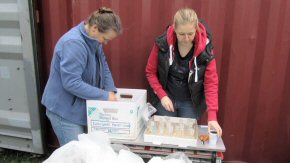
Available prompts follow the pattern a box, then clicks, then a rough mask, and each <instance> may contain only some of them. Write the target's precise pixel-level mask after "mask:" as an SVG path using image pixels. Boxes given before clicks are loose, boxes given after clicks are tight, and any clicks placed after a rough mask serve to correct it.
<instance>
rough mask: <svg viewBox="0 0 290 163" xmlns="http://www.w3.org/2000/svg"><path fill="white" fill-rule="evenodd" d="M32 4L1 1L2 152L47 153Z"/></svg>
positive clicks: (0, 139)
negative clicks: (44, 147)
mask: <svg viewBox="0 0 290 163" xmlns="http://www.w3.org/2000/svg"><path fill="white" fill-rule="evenodd" d="M31 3H32V2H31V1H29V0H1V1H0V148H9V149H15V150H20V151H27V152H32V153H39V154H41V153H43V141H42V134H41V125H40V107H39V106H40V105H39V96H38V94H39V93H38V92H39V91H38V90H39V89H38V83H39V80H38V79H37V76H38V75H36V74H37V73H38V71H37V66H36V65H37V60H36V59H35V58H37V57H36V52H35V50H34V47H35V46H33V42H34V39H33V36H34V32H32V31H34V29H33V25H32V24H34V23H33V19H31V15H32V14H31V13H30V12H31V11H32V7H31V6H32V4H31Z"/></svg>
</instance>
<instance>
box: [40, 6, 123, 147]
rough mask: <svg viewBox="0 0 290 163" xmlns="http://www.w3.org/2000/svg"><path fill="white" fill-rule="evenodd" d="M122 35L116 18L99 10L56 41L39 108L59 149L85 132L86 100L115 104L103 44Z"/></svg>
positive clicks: (105, 10)
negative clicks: (45, 117)
mask: <svg viewBox="0 0 290 163" xmlns="http://www.w3.org/2000/svg"><path fill="white" fill-rule="evenodd" d="M121 31H122V27H121V21H120V18H119V16H118V15H116V14H115V13H114V12H113V11H112V10H111V9H108V8H105V7H102V8H100V9H99V10H97V11H95V12H93V13H92V14H91V15H90V16H89V18H88V20H87V21H85V22H81V23H80V24H79V25H77V26H75V27H73V28H72V29H70V30H69V31H68V32H67V33H65V34H64V35H63V36H62V37H61V38H60V39H59V40H58V42H57V44H56V46H55V49H54V54H53V58H52V63H51V68H50V75H49V79H48V81H47V84H46V87H45V90H44V94H43V97H42V104H43V105H44V106H45V107H46V115H47V117H48V118H49V120H50V122H51V124H52V128H53V130H54V132H55V133H56V136H57V138H58V141H59V143H60V145H64V144H66V143H68V142H70V141H71V140H77V137H78V134H81V133H84V132H85V130H86V125H87V116H86V100H109V101H115V100H116V96H115V92H116V87H115V84H114V81H113V78H112V75H111V72H110V69H109V67H108V64H107V62H106V58H105V55H104V51H103V47H102V44H107V42H108V41H110V40H112V39H114V38H115V37H117V36H118V35H119V34H120V33H121Z"/></svg>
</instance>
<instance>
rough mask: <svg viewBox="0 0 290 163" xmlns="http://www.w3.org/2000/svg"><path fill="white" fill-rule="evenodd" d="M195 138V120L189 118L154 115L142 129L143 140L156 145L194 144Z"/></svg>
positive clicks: (196, 131)
mask: <svg viewBox="0 0 290 163" xmlns="http://www.w3.org/2000/svg"><path fill="white" fill-rule="evenodd" d="M197 139H198V125H197V121H196V119H191V118H180V117H167V116H158V115H154V116H153V117H152V118H151V119H150V120H149V122H148V124H147V128H146V129H145V131H144V142H152V143H153V144H158V145H161V144H171V145H178V146H180V147H188V146H196V144H197Z"/></svg>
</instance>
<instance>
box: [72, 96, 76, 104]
mask: <svg viewBox="0 0 290 163" xmlns="http://www.w3.org/2000/svg"><path fill="white" fill-rule="evenodd" d="M76 100H77V96H74V97H73V99H72V103H71V105H72V106H73V105H74V104H75V103H76Z"/></svg>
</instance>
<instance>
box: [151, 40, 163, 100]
mask: <svg viewBox="0 0 290 163" xmlns="http://www.w3.org/2000/svg"><path fill="white" fill-rule="evenodd" d="M158 51H159V48H158V47H157V45H156V44H154V46H153V49H152V51H151V53H150V56H149V59H148V61H147V66H146V77H147V80H148V82H149V84H150V86H151V88H152V89H153V90H154V93H155V94H157V96H158V97H159V99H162V98H163V97H164V96H167V93H166V92H165V90H164V89H163V88H162V85H161V84H160V82H159V80H158V77H157V68H158Z"/></svg>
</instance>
